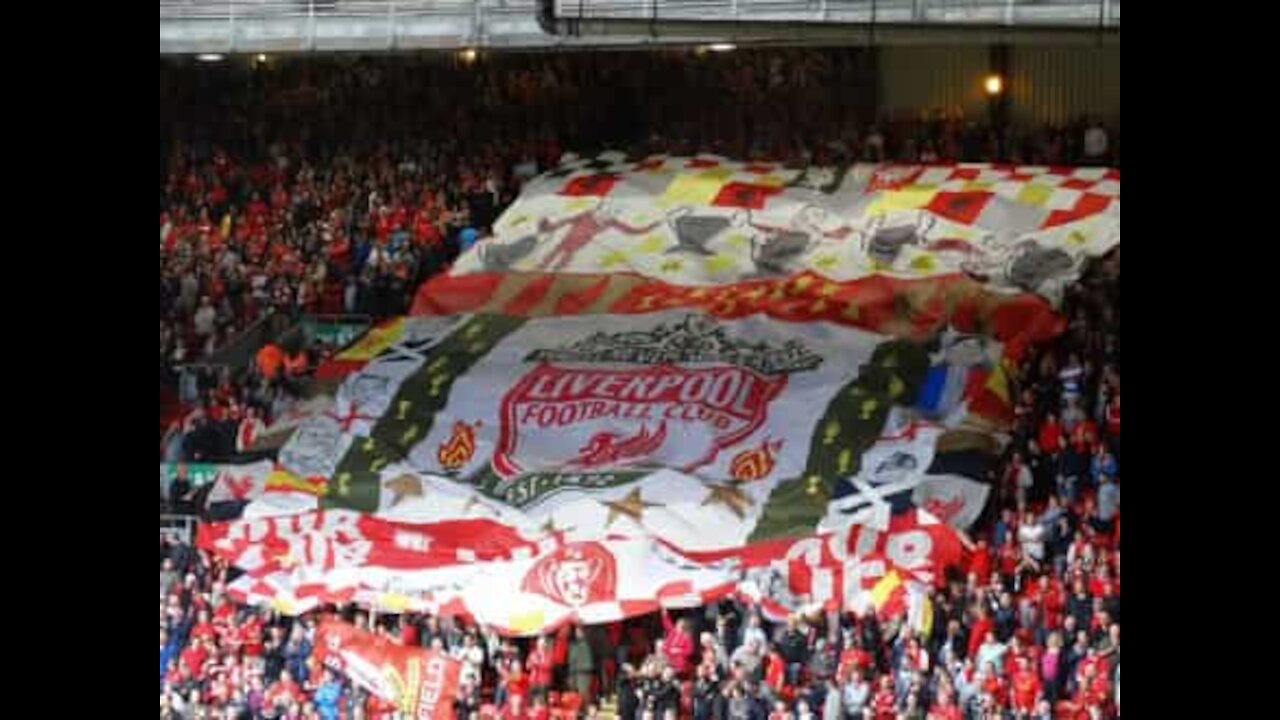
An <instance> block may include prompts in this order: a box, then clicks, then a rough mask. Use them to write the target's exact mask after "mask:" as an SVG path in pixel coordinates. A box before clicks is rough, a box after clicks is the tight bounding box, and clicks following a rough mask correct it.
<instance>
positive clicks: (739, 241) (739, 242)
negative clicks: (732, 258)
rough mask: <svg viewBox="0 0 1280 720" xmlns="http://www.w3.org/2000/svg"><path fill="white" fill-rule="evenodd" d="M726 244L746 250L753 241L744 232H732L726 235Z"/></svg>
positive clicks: (736, 248)
mask: <svg viewBox="0 0 1280 720" xmlns="http://www.w3.org/2000/svg"><path fill="white" fill-rule="evenodd" d="M724 244H725V245H728V246H729V247H731V248H733V249H734V250H745V249H747V246H748V245H750V244H751V241H750V240H748V239H747V236H746V235H743V234H742V233H732V234H729V235H726V236H725V238H724Z"/></svg>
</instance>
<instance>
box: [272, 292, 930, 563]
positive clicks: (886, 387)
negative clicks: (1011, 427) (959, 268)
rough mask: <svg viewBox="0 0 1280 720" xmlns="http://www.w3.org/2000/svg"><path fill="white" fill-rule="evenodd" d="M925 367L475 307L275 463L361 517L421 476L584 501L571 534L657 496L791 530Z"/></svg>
mask: <svg viewBox="0 0 1280 720" xmlns="http://www.w3.org/2000/svg"><path fill="white" fill-rule="evenodd" d="M927 365H928V357H927V353H926V352H925V350H924V349H923V348H922V347H920V346H918V345H914V344H911V343H906V342H901V341H892V340H889V339H887V338H885V337H882V336H879V335H874V334H871V333H867V332H863V331H860V330H856V329H852V328H846V327H840V326H835V325H831V324H827V323H803V324H801V323H788V322H782V321H778V320H774V319H771V318H768V317H765V316H760V315H755V316H749V317H745V318H741V319H737V320H717V319H713V318H709V317H707V316H705V315H702V314H698V313H689V312H679V311H673V312H662V313H650V314H645V315H620V316H607V315H606V316H578V317H556V318H532V319H527V320H526V319H521V318H513V317H507V316H488V315H476V316H473V317H470V318H468V319H466V320H465V321H463V322H460V323H459V324H458V325H457V326H456V327H454V328H453V329H452V330H451V331H450V332H449V333H448V334H447V335H445V336H444V337H443V338H441V339H439V340H438V341H435V340H433V344H432V345H431V346H430V347H426V348H413V347H402V348H401V349H400V350H398V351H396V352H395V353H392V354H389V355H386V356H379V357H377V358H375V359H374V360H373V361H371V362H369V363H368V365H366V366H365V367H364V368H362V369H361V370H360V371H358V372H356V373H354V374H352V375H350V376H348V378H347V379H346V381H344V383H343V385H342V386H341V388H340V389H339V391H338V394H337V398H336V401H335V403H334V407H333V410H331V411H329V412H326V413H324V414H321V415H317V416H314V417H312V418H310V419H308V420H306V421H304V422H303V423H302V425H301V427H300V428H299V429H298V431H297V433H296V434H295V435H294V437H293V438H292V439H291V440H290V441H289V443H287V444H286V445H285V447H284V448H283V449H282V450H281V452H280V456H279V460H280V463H281V465H283V466H284V468H285V469H287V470H289V471H291V472H293V473H296V474H298V475H300V476H304V477H321V478H327V479H329V482H328V489H327V492H325V493H324V495H323V500H324V502H325V504H327V505H328V506H331V507H345V508H352V509H357V510H363V511H366V512H372V511H376V510H384V511H385V510H393V509H394V508H396V507H397V506H399V505H401V504H403V503H405V502H407V501H412V500H414V499H416V498H421V497H423V496H424V494H426V493H428V492H431V490H432V488H431V487H430V486H429V483H430V482H431V480H430V479H431V478H435V479H443V480H447V481H448V482H450V483H452V484H453V485H455V486H460V487H464V488H467V489H469V490H472V491H474V492H476V493H478V494H479V495H480V496H481V499H482V500H493V501H497V502H498V503H500V504H501V505H502V506H505V507H509V508H515V509H518V510H521V511H531V510H536V511H537V512H538V513H539V514H540V515H541V516H546V515H548V514H551V513H553V512H556V510H557V509H558V508H560V507H561V506H567V505H570V504H574V503H583V502H585V503H587V504H588V507H587V508H586V512H585V514H583V513H576V514H575V518H574V519H573V520H570V522H572V523H574V524H579V523H584V522H589V521H590V518H599V520H597V521H596V522H597V526H598V529H600V530H601V531H610V532H614V531H620V530H622V531H625V530H627V529H631V530H637V529H643V527H644V526H643V525H642V524H640V521H641V520H642V518H643V516H644V513H645V510H646V509H647V508H650V507H655V506H656V505H657V503H658V502H659V501H661V502H665V503H687V504H692V505H697V506H698V507H701V508H703V509H704V510H705V511H706V512H708V513H712V515H711V516H710V517H709V518H707V519H711V520H714V521H716V522H719V523H722V524H727V525H729V526H731V527H733V528H737V529H738V532H749V531H750V530H751V529H752V528H756V529H758V530H759V531H760V532H761V533H763V535H761V536H767V535H769V534H773V533H778V532H808V531H811V530H812V529H813V527H814V524H815V523H816V521H817V519H818V518H820V517H821V516H822V514H823V512H824V511H825V500H826V498H827V496H828V494H829V489H830V483H831V482H832V481H833V480H834V478H835V477H838V476H841V475H844V474H849V473H853V472H856V471H857V468H858V460H859V457H860V456H861V454H862V451H863V450H864V449H865V448H866V447H868V446H870V444H871V443H872V442H874V441H875V439H876V437H877V436H878V435H879V433H880V429H881V428H882V427H883V425H884V419H885V417H886V416H887V414H888V411H889V409H890V408H891V407H892V406H893V405H894V404H896V403H909V402H910V401H911V399H912V398H914V396H915V394H916V389H917V388H918V387H919V383H920V381H921V379H922V378H923V377H924V375H925V372H926V370H927ZM424 478H427V480H424ZM646 482H648V483H652V485H651V486H650V487H651V488H652V489H651V490H648V491H646V486H645V484H644V483H646ZM659 490H661V492H659ZM445 494H453V493H450V492H448V491H445ZM775 501H777V502H775ZM775 505H776V506H777V507H776V508H774V507H773V506H775ZM588 515H589V516H590V518H588V517H587V516H588ZM761 521H763V524H761ZM736 535H737V533H730V536H731V537H733V536H736ZM743 539H745V537H744V538H743ZM734 541H735V540H733V539H731V540H728V541H727V542H734Z"/></svg>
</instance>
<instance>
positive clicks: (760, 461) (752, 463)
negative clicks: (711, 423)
mask: <svg viewBox="0 0 1280 720" xmlns="http://www.w3.org/2000/svg"><path fill="white" fill-rule="evenodd" d="M781 449H782V441H781V440H769V439H765V440H764V442H762V443H760V447H758V448H752V449H750V450H743V451H742V452H740V453H738V454H737V455H735V456H734V457H733V462H731V463H729V476H730V477H732V478H733V479H734V480H736V481H738V482H742V483H745V482H752V481H755V480H763V479H765V478H767V477H769V473H771V472H773V467H774V465H777V459H776V458H775V457H774V453H776V452H778V451H779V450H781Z"/></svg>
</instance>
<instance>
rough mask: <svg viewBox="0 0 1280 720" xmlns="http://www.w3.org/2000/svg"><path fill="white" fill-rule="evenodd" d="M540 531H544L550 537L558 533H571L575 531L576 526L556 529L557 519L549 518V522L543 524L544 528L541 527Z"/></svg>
mask: <svg viewBox="0 0 1280 720" xmlns="http://www.w3.org/2000/svg"><path fill="white" fill-rule="evenodd" d="M540 529H541V530H542V532H544V533H546V534H548V535H551V534H553V533H557V532H569V531H570V530H573V529H575V528H574V526H573V525H564V526H562V527H559V528H557V527H556V519H555V518H552V517H549V518H547V521H546V522H544V523H542V527H541V528H540Z"/></svg>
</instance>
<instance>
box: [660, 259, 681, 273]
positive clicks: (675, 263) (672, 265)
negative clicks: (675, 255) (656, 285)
mask: <svg viewBox="0 0 1280 720" xmlns="http://www.w3.org/2000/svg"><path fill="white" fill-rule="evenodd" d="M683 267H684V263H682V262H680V261H679V260H668V261H666V262H664V263H662V265H660V266H659V267H658V269H659V270H661V271H662V272H666V273H673V272H680V269H681V268H683Z"/></svg>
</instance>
